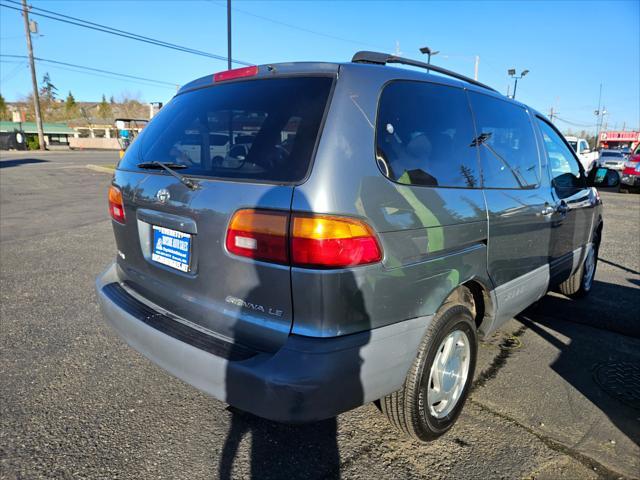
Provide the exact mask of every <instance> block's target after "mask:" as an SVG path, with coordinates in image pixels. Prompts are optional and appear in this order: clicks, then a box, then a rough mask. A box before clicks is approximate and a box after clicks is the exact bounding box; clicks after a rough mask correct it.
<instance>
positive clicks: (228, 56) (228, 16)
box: [22, 0, 231, 70]
mask: <svg viewBox="0 0 640 480" xmlns="http://www.w3.org/2000/svg"><path fill="white" fill-rule="evenodd" d="M22 1H23V2H24V1H25V0H22ZM227 70H231V0H227Z"/></svg>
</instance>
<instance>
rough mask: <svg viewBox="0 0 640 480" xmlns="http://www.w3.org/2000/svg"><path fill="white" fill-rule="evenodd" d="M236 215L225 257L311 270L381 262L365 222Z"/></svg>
mask: <svg viewBox="0 0 640 480" xmlns="http://www.w3.org/2000/svg"><path fill="white" fill-rule="evenodd" d="M289 221H290V216H289V214H288V213H284V212H275V211H269V210H252V209H248V210H239V211H237V212H236V213H235V215H234V216H233V218H232V219H231V222H230V223H229V228H228V230H227V239H226V246H227V250H228V251H229V252H230V253H233V254H235V255H239V256H242V257H249V258H254V259H256V260H264V261H271V262H277V263H284V264H289V263H290V264H291V265H294V266H298V267H310V268H344V267H352V266H356V265H365V264H369V263H375V262H379V261H380V260H382V249H381V248H380V244H379V243H378V239H377V237H376V235H375V233H374V232H373V230H372V229H371V227H369V226H368V225H367V224H366V223H365V222H363V221H361V220H356V219H353V218H345V217H335V216H331V215H309V214H302V213H300V214H298V213H293V214H292V215H291V227H289Z"/></svg>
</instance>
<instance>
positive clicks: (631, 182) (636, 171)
mask: <svg viewBox="0 0 640 480" xmlns="http://www.w3.org/2000/svg"><path fill="white" fill-rule="evenodd" d="M639 188H640V145H638V146H637V147H636V149H635V150H634V151H633V153H632V154H631V155H630V156H629V160H627V161H626V162H624V169H623V170H622V172H621V173H620V185H619V186H618V191H620V192H623V193H627V192H629V191H631V190H638V189H639Z"/></svg>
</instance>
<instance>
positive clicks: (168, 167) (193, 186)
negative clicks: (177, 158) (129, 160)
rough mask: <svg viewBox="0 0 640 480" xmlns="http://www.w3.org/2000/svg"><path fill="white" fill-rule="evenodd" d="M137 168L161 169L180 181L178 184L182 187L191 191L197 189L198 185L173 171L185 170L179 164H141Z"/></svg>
mask: <svg viewBox="0 0 640 480" xmlns="http://www.w3.org/2000/svg"><path fill="white" fill-rule="evenodd" d="M138 168H162V169H164V170H166V171H167V172H169V173H170V174H171V175H173V176H174V177H176V178H177V179H178V180H180V183H182V184H183V185H185V186H186V187H187V188H190V189H191V190H197V189H198V184H197V183H195V182H194V181H193V180H191V179H189V178H187V177H185V176H183V175H180V174H179V173H178V172H176V171H175V170H173V169H174V168H175V169H179V168H187V166H186V165H183V164H181V163H169V162H167V163H163V162H142V163H139V164H138Z"/></svg>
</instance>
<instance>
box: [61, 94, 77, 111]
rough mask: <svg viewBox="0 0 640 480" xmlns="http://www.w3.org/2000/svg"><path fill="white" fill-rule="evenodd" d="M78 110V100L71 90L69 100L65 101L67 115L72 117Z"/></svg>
mask: <svg viewBox="0 0 640 480" xmlns="http://www.w3.org/2000/svg"><path fill="white" fill-rule="evenodd" d="M76 110H77V103H76V99H75V97H74V96H73V93H71V90H69V95H67V99H66V100H65V101H64V111H65V113H66V114H67V115H72V114H74V113H75V111H76Z"/></svg>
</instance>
